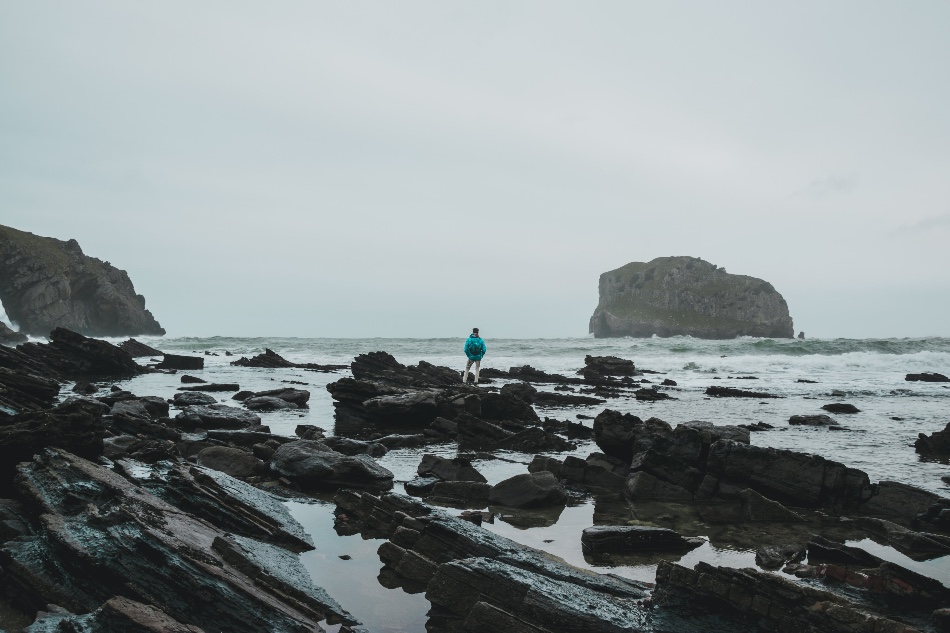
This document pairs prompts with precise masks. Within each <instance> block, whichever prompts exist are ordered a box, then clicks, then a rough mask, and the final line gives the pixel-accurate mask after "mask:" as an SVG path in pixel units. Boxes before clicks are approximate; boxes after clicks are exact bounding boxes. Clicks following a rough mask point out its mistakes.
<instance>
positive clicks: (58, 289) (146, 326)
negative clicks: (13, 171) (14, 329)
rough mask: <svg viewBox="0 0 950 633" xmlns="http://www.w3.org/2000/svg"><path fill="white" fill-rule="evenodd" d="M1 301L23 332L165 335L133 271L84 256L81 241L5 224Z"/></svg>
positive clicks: (0, 233)
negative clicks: (58, 330)
mask: <svg viewBox="0 0 950 633" xmlns="http://www.w3.org/2000/svg"><path fill="white" fill-rule="evenodd" d="M0 302H2V303H3V307H4V309H5V310H6V313H7V316H8V317H9V318H10V320H11V321H12V322H14V323H16V324H18V325H19V328H20V332H22V333H25V334H34V335H37V336H48V335H49V333H50V331H51V330H53V329H54V328H56V327H64V328H67V329H70V330H73V331H75V332H79V333H81V334H85V335H87V336H126V335H128V336H135V335H140V334H164V333H165V330H164V329H163V328H162V326H161V325H159V323H158V321H156V320H155V317H153V316H152V313H151V312H149V311H148V310H146V309H145V297H143V296H142V295H138V294H135V288H134V287H133V286H132V280H131V279H129V275H128V273H126V272H125V271H124V270H119V269H118V268H116V267H115V266H113V265H111V264H110V263H109V262H104V261H101V260H99V259H96V258H94V257H89V256H87V255H84V254H83V252H82V249H81V248H80V247H79V243H78V242H76V240H69V241H66V242H63V241H61V240H57V239H54V238H51V237H40V236H38V235H34V234H32V233H26V232H24V231H18V230H16V229H11V228H9V227H6V226H0Z"/></svg>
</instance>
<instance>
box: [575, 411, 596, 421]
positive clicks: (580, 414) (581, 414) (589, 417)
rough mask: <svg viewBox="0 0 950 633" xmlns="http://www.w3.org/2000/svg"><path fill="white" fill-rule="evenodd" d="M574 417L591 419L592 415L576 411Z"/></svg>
mask: <svg viewBox="0 0 950 633" xmlns="http://www.w3.org/2000/svg"><path fill="white" fill-rule="evenodd" d="M574 417H575V418H577V419H578V420H593V419H594V416H592V415H584V414H583V413H578V414H577V415H575V416H574Z"/></svg>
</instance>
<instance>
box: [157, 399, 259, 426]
mask: <svg viewBox="0 0 950 633" xmlns="http://www.w3.org/2000/svg"><path fill="white" fill-rule="evenodd" d="M175 421H176V422H177V423H178V424H179V425H181V426H183V427H185V428H203V429H240V428H244V427H248V426H259V425H260V423H261V416H259V415H257V414H256V413H252V412H250V411H244V410H242V409H238V408H236V407H229V406H227V405H226V404H209V405H207V406H191V407H185V408H184V409H183V410H182V412H181V413H179V414H178V415H176V416H175Z"/></svg>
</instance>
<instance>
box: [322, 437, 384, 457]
mask: <svg viewBox="0 0 950 633" xmlns="http://www.w3.org/2000/svg"><path fill="white" fill-rule="evenodd" d="M320 442H322V443H323V444H325V445H326V446H329V447H330V448H332V449H333V450H335V451H336V452H337V453H343V454H344V455H369V456H370V457H382V456H383V455H385V454H386V453H388V452H389V449H387V448H386V447H385V446H383V445H382V444H380V443H379V442H363V441H361V440H354V439H351V438H348V437H327V438H323V439H321V440H320Z"/></svg>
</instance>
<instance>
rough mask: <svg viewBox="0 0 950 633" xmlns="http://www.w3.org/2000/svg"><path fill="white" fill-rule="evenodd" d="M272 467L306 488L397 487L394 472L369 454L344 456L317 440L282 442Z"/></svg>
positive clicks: (273, 459) (275, 454) (380, 488)
mask: <svg viewBox="0 0 950 633" xmlns="http://www.w3.org/2000/svg"><path fill="white" fill-rule="evenodd" d="M270 467H271V469H272V470H273V471H274V472H276V473H278V474H279V475H281V476H283V477H287V478H288V479H290V480H291V481H293V482H295V483H297V484H298V485H300V486H302V487H304V488H314V489H320V488H338V487H341V486H347V487H352V488H368V489H372V490H389V489H390V488H392V487H393V474H392V473H391V472H390V471H388V470H386V469H385V468H383V467H382V466H380V465H379V464H377V463H376V461H374V460H373V458H372V457H370V456H369V455H344V454H342V453H337V452H336V451H334V450H333V449H331V448H329V447H328V446H326V445H325V444H322V443H320V442H316V441H314V440H298V441H296V442H288V443H286V444H282V445H281V447H280V448H278V449H277V451H276V452H275V453H274V456H273V457H272V458H271V462H270Z"/></svg>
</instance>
